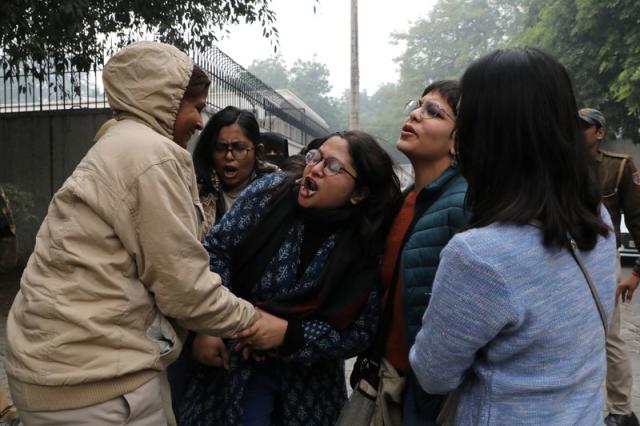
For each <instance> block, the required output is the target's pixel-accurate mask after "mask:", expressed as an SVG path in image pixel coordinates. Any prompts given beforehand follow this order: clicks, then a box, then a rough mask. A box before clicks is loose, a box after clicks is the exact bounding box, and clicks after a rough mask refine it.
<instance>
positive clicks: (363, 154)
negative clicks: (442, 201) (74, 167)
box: [325, 130, 401, 243]
mask: <svg viewBox="0 0 640 426" xmlns="http://www.w3.org/2000/svg"><path fill="white" fill-rule="evenodd" d="M331 136H339V137H341V138H343V139H344V140H346V141H347V143H348V145H349V155H350V156H351V161H352V163H353V167H354V168H355V169H356V173H357V175H358V179H357V180H356V189H358V188H366V189H367V193H368V195H367V197H366V198H365V199H364V200H362V201H361V202H360V203H359V204H358V207H359V208H360V210H361V212H362V215H363V217H362V220H361V221H360V223H359V228H360V232H359V233H360V237H361V238H362V241H363V242H365V241H371V239H374V240H379V239H380V238H382V239H384V237H385V235H386V232H387V230H388V227H389V225H390V222H391V220H392V218H393V215H394V213H395V211H396V208H397V206H398V203H399V201H400V199H401V195H400V180H399V179H398V176H397V175H396V173H395V171H394V170H393V160H392V159H391V157H390V156H389V154H387V152H386V151H385V150H384V149H382V147H381V146H380V145H379V144H378V142H376V140H375V138H374V137H373V136H371V135H370V134H368V133H365V132H361V131H356V130H350V131H345V132H339V133H334V134H332V135H329V136H328V137H327V138H326V139H329V138H330V137H331ZM326 139H325V140H326ZM375 242H376V243H379V242H383V241H375Z"/></svg>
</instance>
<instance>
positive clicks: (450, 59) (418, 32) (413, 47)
mask: <svg viewBox="0 0 640 426" xmlns="http://www.w3.org/2000/svg"><path fill="white" fill-rule="evenodd" d="M525 11H526V8H525V0H440V1H439V2H438V3H437V4H436V5H435V6H434V8H433V9H432V11H431V12H430V13H429V15H428V17H427V18H425V19H420V20H418V21H417V22H416V23H415V24H414V25H413V26H412V27H411V28H409V30H408V31H407V32H406V33H400V34H395V35H394V39H395V41H396V42H404V43H405V44H406V49H405V51H404V53H403V54H402V55H401V56H400V58H398V62H399V65H400V87H399V88H400V90H401V92H402V93H404V94H407V95H412V96H417V95H419V94H420V93H421V92H422V89H424V87H425V86H426V85H427V84H428V83H429V82H431V81H434V80H440V79H448V78H458V77H460V75H461V74H462V71H463V70H464V69H465V68H466V67H467V65H469V64H470V63H471V62H472V61H473V60H474V59H476V58H478V57H480V56H482V55H483V54H485V53H487V52H489V51H491V50H494V49H496V48H498V47H501V46H504V45H506V44H508V43H509V42H510V41H511V39H512V38H513V37H514V36H515V35H517V34H518V33H519V31H520V29H521V28H522V24H523V18H524V16H525ZM419 92H420V93H419Z"/></svg>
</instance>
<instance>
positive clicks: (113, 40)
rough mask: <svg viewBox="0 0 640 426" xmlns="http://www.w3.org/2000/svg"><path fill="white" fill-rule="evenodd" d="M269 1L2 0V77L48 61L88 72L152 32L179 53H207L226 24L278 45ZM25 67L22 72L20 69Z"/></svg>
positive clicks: (34, 69)
mask: <svg viewBox="0 0 640 426" xmlns="http://www.w3.org/2000/svg"><path fill="white" fill-rule="evenodd" d="M270 6H271V0H187V1H183V0H146V1H119V0H103V1H91V0H3V1H2V13H0V46H2V53H3V55H4V56H3V59H2V64H3V69H4V75H5V78H8V77H10V76H11V75H15V74H17V73H20V72H26V71H27V70H28V71H31V72H34V73H35V74H36V76H39V75H41V73H42V70H41V69H40V67H38V66H35V65H27V64H33V63H34V62H35V63H38V62H43V61H45V60H48V61H51V62H52V63H53V64H54V66H55V68H56V70H57V71H59V72H60V71H62V70H64V69H67V68H69V66H70V65H74V66H75V67H77V68H78V69H79V70H87V69H88V68H89V67H90V65H91V64H92V62H93V61H94V60H95V58H98V57H102V55H103V53H104V52H105V49H107V48H111V47H112V48H113V49H118V48H120V47H122V46H124V45H126V44H128V43H130V42H131V41H134V40H137V39H140V38H142V37H145V36H146V37H148V36H149V35H150V34H153V35H154V36H155V37H156V38H157V39H158V40H159V41H163V42H166V43H170V44H173V45H175V46H178V47H179V48H181V49H185V50H186V49H190V48H192V49H193V48H198V49H206V48H207V47H209V46H211V45H212V44H213V43H214V42H215V41H216V40H217V39H218V36H219V35H220V34H221V33H223V32H224V29H225V26H226V25H227V24H235V23H238V22H247V23H253V22H258V23H260V25H262V28H263V35H264V36H265V37H268V38H271V39H272V40H273V41H274V47H275V46H276V45H277V37H278V31H277V29H276V28H275V26H274V24H275V18H276V16H275V13H274V12H273V10H271V8H270ZM23 68H27V69H23Z"/></svg>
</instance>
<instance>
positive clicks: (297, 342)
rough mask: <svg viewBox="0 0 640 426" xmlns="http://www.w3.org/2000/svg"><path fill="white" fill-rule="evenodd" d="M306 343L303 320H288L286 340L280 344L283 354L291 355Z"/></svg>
mask: <svg viewBox="0 0 640 426" xmlns="http://www.w3.org/2000/svg"><path fill="white" fill-rule="evenodd" d="M303 345H304V330H303V329H302V321H300V320H297V319H290V320H289V321H288V322H287V330H286V331H285V333H284V341H283V342H282V345H281V346H280V348H278V349H279V351H280V354H281V355H289V354H292V353H293V352H295V351H297V350H298V349H300V348H301V347H302V346H303Z"/></svg>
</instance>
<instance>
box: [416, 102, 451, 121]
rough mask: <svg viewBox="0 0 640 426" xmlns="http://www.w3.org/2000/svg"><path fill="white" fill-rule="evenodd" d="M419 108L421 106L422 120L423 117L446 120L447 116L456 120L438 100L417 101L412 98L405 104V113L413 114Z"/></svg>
mask: <svg viewBox="0 0 640 426" xmlns="http://www.w3.org/2000/svg"><path fill="white" fill-rule="evenodd" d="M417 108H420V119H421V120H422V119H423V118H427V119H429V118H439V119H442V120H446V119H447V118H449V119H450V120H451V121H453V122H455V121H456V120H455V118H453V117H452V116H451V114H449V113H448V112H447V111H446V110H445V109H444V108H443V107H442V105H440V104H439V103H437V102H433V101H426V102H422V101H417V100H415V99H414V100H411V101H409V102H407V104H406V105H405V106H404V114H405V115H409V114H411V113H412V112H413V111H415V110H416V109H417Z"/></svg>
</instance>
